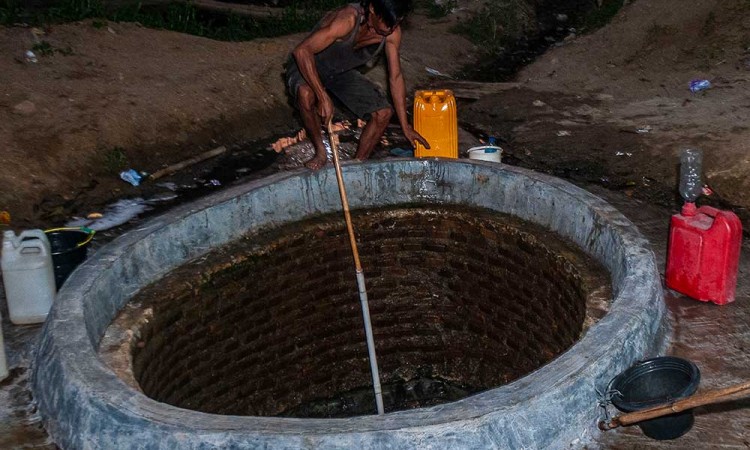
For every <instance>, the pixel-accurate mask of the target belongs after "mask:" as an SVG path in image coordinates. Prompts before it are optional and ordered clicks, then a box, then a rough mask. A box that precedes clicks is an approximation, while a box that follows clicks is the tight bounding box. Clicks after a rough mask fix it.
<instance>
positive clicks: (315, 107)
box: [286, 0, 430, 170]
mask: <svg viewBox="0 0 750 450" xmlns="http://www.w3.org/2000/svg"><path fill="white" fill-rule="evenodd" d="M410 6H411V5H410V1H409V0H363V1H362V2H361V3H352V4H349V5H346V6H344V7H342V8H339V9H337V10H335V11H331V12H329V13H327V14H326V15H325V16H324V17H323V19H322V20H321V21H320V22H319V23H318V24H317V25H316V26H315V28H314V29H313V31H312V32H311V33H310V35H309V36H307V37H306V38H305V39H304V40H303V41H302V42H301V43H300V44H299V45H298V46H297V47H296V48H295V49H294V51H292V54H291V56H290V58H289V61H288V62H287V73H286V78H287V87H288V88H289V92H290V93H291V95H292V96H294V98H295V100H296V104H297V107H298V108H299V111H300V115H301V116H302V122H303V126H304V127H305V130H306V131H307V135H308V136H309V137H310V140H311V141H312V143H313V146H314V147H315V156H314V157H313V158H312V159H310V160H309V161H307V162H306V163H305V166H307V167H308V168H310V169H313V170H318V169H320V168H321V167H323V166H324V165H325V164H326V161H327V157H326V149H325V146H324V145H323V135H322V132H321V119H322V121H323V123H326V124H327V123H328V122H329V121H330V120H331V118H332V117H333V111H334V106H333V102H332V100H331V97H330V96H331V95H333V96H334V97H336V99H338V100H339V101H340V102H341V103H342V104H343V105H344V106H345V107H346V108H348V109H349V110H351V111H352V112H353V113H354V114H356V115H357V116H358V117H360V118H362V119H364V120H366V121H367V125H365V128H364V129H363V130H362V135H361V136H360V139H359V146H358V147H357V153H356V154H355V156H354V157H355V158H356V159H358V160H360V161H363V160H365V159H367V158H368V157H369V156H370V154H371V153H372V151H373V149H374V148H375V145H376V144H377V143H378V141H379V140H380V137H381V136H382V135H383V133H384V132H385V129H386V127H387V126H388V122H389V121H390V119H391V116H392V114H393V111H394V110H395V111H396V117H397V118H398V121H399V124H400V125H401V129H402V130H403V133H404V137H406V139H407V140H408V141H409V142H410V143H411V144H412V145H414V143H415V141H418V142H419V143H421V144H422V145H423V146H425V148H430V146H429V144H428V143H427V141H426V140H425V138H423V137H422V136H420V135H419V133H417V132H416V131H415V130H414V128H412V126H411V125H410V124H409V121H408V119H407V117H406V88H405V84H404V76H403V74H402V73H401V61H400V55H399V51H400V48H401V21H402V20H403V19H404V17H405V16H406V14H407V12H408V11H409V9H410ZM383 48H385V56H386V61H387V64H388V85H389V88H390V92H391V101H392V105H393V106H391V103H390V102H389V101H388V98H387V97H386V95H385V93H384V92H383V91H382V90H381V89H380V88H378V87H377V85H375V84H374V83H373V82H371V81H370V80H368V79H367V77H365V76H364V75H362V74H361V73H360V72H359V71H358V70H357V68H358V67H361V66H363V65H365V64H367V63H368V62H370V61H372V60H373V59H374V58H376V57H377V55H378V54H379V53H380V52H381V51H382V50H383Z"/></svg>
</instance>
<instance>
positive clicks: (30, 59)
mask: <svg viewBox="0 0 750 450" xmlns="http://www.w3.org/2000/svg"><path fill="white" fill-rule="evenodd" d="M24 57H25V58H26V62H29V63H37V62H39V60H38V59H37V57H36V55H35V54H34V52H32V51H31V50H26V53H25V54H24Z"/></svg>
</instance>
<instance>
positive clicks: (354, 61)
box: [312, 3, 385, 78]
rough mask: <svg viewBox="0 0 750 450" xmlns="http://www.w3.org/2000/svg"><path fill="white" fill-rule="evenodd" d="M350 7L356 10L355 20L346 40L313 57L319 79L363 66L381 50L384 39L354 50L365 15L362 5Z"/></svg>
mask: <svg viewBox="0 0 750 450" xmlns="http://www.w3.org/2000/svg"><path fill="white" fill-rule="evenodd" d="M350 6H353V7H354V8H355V9H356V10H357V19H356V23H355V25H354V29H353V30H352V32H351V34H349V36H347V37H346V39H342V40H341V41H336V42H334V43H333V44H331V45H329V46H328V47H327V48H326V49H325V50H323V51H322V52H320V53H318V54H316V55H315V66H316V68H317V70H318V75H319V76H320V77H321V78H326V77H329V76H331V75H337V74H340V73H344V72H346V71H348V70H352V69H354V68H356V67H360V66H363V65H365V64H367V63H368V62H370V61H372V60H373V59H375V57H376V56H378V53H380V51H381V50H382V49H383V45H384V44H385V38H383V40H382V41H380V44H371V45H368V46H365V47H362V48H359V49H356V50H355V49H354V45H355V44H356V40H357V33H359V29H360V27H361V26H362V25H363V22H364V18H365V14H364V10H363V9H362V5H360V4H359V3H351V4H350ZM320 25H321V24H320V23H318V24H317V25H315V28H313V31H312V32H315V31H316V30H317V29H318V28H320Z"/></svg>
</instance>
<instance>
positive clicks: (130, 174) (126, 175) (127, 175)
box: [120, 169, 145, 186]
mask: <svg viewBox="0 0 750 450" xmlns="http://www.w3.org/2000/svg"><path fill="white" fill-rule="evenodd" d="M144 176H145V174H143V173H140V172H138V171H136V170H135V169H128V170H124V171H122V172H120V178H121V179H122V180H123V181H127V182H128V183H130V184H132V185H133V186H138V185H139V184H141V181H143V178H144Z"/></svg>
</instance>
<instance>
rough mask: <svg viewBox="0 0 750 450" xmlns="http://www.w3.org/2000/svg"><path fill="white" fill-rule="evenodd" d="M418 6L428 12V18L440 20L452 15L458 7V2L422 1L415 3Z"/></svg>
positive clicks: (452, 0) (445, 0) (455, 0)
mask: <svg viewBox="0 0 750 450" xmlns="http://www.w3.org/2000/svg"><path fill="white" fill-rule="evenodd" d="M415 3H416V4H417V6H419V7H421V8H424V9H425V10H426V11H427V17H429V18H431V19H440V18H443V17H445V16H447V15H448V14H450V13H451V11H453V10H454V9H455V8H456V7H457V6H458V0H442V1H440V2H438V0H421V1H418V2H415Z"/></svg>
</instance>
